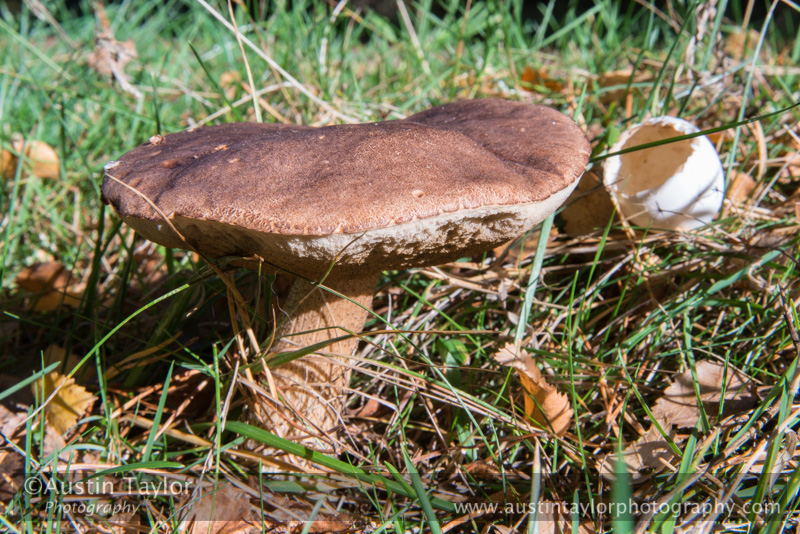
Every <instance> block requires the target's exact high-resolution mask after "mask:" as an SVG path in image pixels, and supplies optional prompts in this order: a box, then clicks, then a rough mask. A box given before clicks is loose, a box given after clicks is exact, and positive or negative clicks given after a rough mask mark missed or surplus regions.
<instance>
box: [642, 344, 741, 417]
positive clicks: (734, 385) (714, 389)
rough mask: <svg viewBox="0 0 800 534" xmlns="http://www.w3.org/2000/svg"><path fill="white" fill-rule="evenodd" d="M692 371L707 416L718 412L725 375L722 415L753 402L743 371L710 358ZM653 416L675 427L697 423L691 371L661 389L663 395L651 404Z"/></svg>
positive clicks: (697, 410) (697, 411) (696, 407)
mask: <svg viewBox="0 0 800 534" xmlns="http://www.w3.org/2000/svg"><path fill="white" fill-rule="evenodd" d="M696 372H697V381H698V389H699V391H700V399H701V400H702V401H703V407H704V408H705V411H706V414H707V415H708V417H709V418H716V417H717V416H718V415H719V406H720V402H721V400H722V390H723V379H725V378H724V377H726V376H727V379H726V380H725V384H726V386H725V405H724V409H725V413H724V414H723V415H725V416H727V415H730V414H733V413H739V412H741V411H744V410H747V409H749V408H750V407H751V406H752V405H753V401H754V400H755V399H754V398H753V396H751V395H750V392H749V391H748V389H747V384H748V383H749V382H750V379H749V378H748V377H747V376H746V375H744V374H743V373H741V372H739V371H737V370H736V369H734V368H732V367H728V368H727V369H726V367H725V365H723V364H721V363H718V362H715V361H710V360H703V361H699V362H697V367H696ZM653 415H654V416H655V417H657V418H659V419H666V420H668V421H670V422H671V423H672V424H673V425H675V426H676V427H678V428H684V427H691V426H694V425H695V424H696V423H697V420H698V419H699V417H700V409H699V408H698V406H697V398H696V397H695V392H694V386H693V380H692V373H691V371H686V372H685V373H682V374H680V375H678V376H677V378H676V379H675V382H673V383H672V384H670V385H669V386H668V387H667V389H665V390H664V396H663V397H661V398H660V399H658V400H657V401H656V404H655V406H653Z"/></svg>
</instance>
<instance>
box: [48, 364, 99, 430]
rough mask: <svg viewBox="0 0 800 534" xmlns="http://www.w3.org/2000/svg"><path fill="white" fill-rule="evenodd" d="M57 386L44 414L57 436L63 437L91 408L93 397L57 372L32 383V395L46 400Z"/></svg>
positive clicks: (72, 379) (73, 381) (73, 380)
mask: <svg viewBox="0 0 800 534" xmlns="http://www.w3.org/2000/svg"><path fill="white" fill-rule="evenodd" d="M59 386H60V387H61V388H60V389H59V390H58V392H57V393H56V394H55V396H54V397H53V398H52V399H51V400H50V402H48V403H47V406H45V409H44V412H45V415H46V417H47V422H48V423H49V424H50V425H52V427H53V429H54V430H55V431H56V432H58V434H59V435H65V434H66V433H67V432H69V430H70V429H71V428H72V427H73V426H75V424H76V423H77V422H78V419H79V418H80V417H82V416H83V414H84V413H85V412H86V411H87V410H89V408H91V407H92V404H94V400H95V397H94V395H93V394H92V393H89V392H88V391H86V388H84V387H83V386H79V385H78V384H76V383H75V379H74V378H67V377H66V376H64V375H62V374H61V373H59V372H58V371H52V372H50V373H47V374H46V375H45V376H44V377H43V379H40V380H38V381H37V382H34V383H33V393H34V395H36V397H37V398H38V399H41V400H47V399H48V398H49V397H50V395H51V394H52V393H53V392H54V391H56V389H57V388H59Z"/></svg>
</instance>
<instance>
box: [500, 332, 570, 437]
mask: <svg viewBox="0 0 800 534" xmlns="http://www.w3.org/2000/svg"><path fill="white" fill-rule="evenodd" d="M494 359H495V361H496V362H497V363H499V364H501V365H508V366H511V367H513V368H514V369H515V370H516V371H517V373H518V374H519V379H520V382H521V383H522V388H523V389H524V390H525V392H526V393H527V394H526V395H525V414H526V415H527V416H529V417H531V418H532V419H533V420H534V421H536V422H538V423H539V424H541V425H542V427H543V428H546V429H549V430H552V432H553V433H555V434H556V435H557V436H563V435H564V433H565V432H566V431H567V428H569V424H570V422H571V421H572V413H573V412H572V406H571V405H570V402H569V398H567V396H566V395H564V394H563V393H559V391H558V390H557V389H556V387H555V386H553V385H550V384H548V383H547V380H545V378H544V377H543V376H542V373H541V371H539V368H538V367H537V366H536V362H535V361H534V359H533V358H532V357H529V356H527V355H524V354H520V355H517V353H516V350H515V348H514V345H512V344H511V343H508V344H506V346H505V347H503V348H502V349H500V351H498V352H497V354H495V355H494Z"/></svg>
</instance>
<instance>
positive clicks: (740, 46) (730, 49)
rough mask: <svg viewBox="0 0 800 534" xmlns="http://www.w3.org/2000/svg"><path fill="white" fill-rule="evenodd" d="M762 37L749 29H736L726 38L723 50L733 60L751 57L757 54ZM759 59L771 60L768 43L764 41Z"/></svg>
mask: <svg viewBox="0 0 800 534" xmlns="http://www.w3.org/2000/svg"><path fill="white" fill-rule="evenodd" d="M760 37H761V35H760V34H759V33H758V32H757V31H756V30H753V29H749V30H746V31H745V30H742V29H741V28H736V29H735V30H733V31H732V32H731V33H730V34H728V36H727V37H726V38H725V46H724V47H723V49H722V50H723V51H724V52H725V54H726V55H727V56H728V57H731V58H733V59H742V58H744V57H750V56H752V55H753V53H755V51H756V46H757V45H758V40H759V39H760ZM759 57H760V58H761V60H762V61H768V60H769V49H768V44H767V42H766V41H764V46H763V47H762V48H761V53H760V54H759Z"/></svg>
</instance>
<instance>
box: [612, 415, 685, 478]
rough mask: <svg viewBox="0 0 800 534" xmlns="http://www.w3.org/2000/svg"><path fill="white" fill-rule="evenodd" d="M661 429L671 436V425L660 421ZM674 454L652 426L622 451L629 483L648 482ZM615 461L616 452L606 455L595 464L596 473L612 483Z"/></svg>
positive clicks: (663, 467)
mask: <svg viewBox="0 0 800 534" xmlns="http://www.w3.org/2000/svg"><path fill="white" fill-rule="evenodd" d="M661 428H663V429H664V431H665V432H666V433H667V435H669V436H671V435H672V434H673V432H672V425H670V424H669V423H668V422H666V421H663V420H662V421H661ZM674 456H675V454H674V453H673V452H672V449H670V447H669V444H668V443H667V440H666V439H664V436H663V435H662V434H661V432H659V431H658V427H656V425H652V426H651V427H650V430H648V431H647V432H646V433H645V434H644V435H643V436H642V437H640V438H639V439H637V440H636V441H634V442H633V443H630V444H628V446H626V447H625V448H624V449H623V450H622V461H623V462H625V467H626V468H627V470H628V474H629V475H630V479H631V482H632V483H634V484H639V483H642V482H644V481H646V480H648V479H649V478H650V476H651V474H652V473H658V472H661V471H663V470H664V469H665V468H666V464H667V463H668V462H669V460H670V459H672V458H673V457H674ZM616 459H617V452H616V451H614V452H613V453H609V454H606V455H605V456H603V457H602V459H601V460H600V461H599V463H598V464H597V471H598V472H599V473H600V476H602V477H603V478H605V479H606V480H609V481H613V480H614V478H615V469H614V465H615V463H616Z"/></svg>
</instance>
